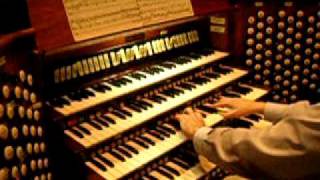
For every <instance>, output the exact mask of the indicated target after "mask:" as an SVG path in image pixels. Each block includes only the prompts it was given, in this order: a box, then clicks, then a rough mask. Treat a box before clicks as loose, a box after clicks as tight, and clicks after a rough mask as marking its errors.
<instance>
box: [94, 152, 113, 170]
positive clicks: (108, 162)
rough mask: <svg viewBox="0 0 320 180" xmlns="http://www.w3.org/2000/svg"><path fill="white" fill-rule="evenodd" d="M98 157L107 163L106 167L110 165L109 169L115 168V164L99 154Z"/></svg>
mask: <svg viewBox="0 0 320 180" xmlns="http://www.w3.org/2000/svg"><path fill="white" fill-rule="evenodd" d="M96 157H97V158H98V159H100V160H101V161H102V162H103V163H105V164H106V165H108V166H109V167H114V164H113V163H112V162H111V161H110V160H109V159H107V158H105V157H104V156H102V155H101V154H99V153H97V154H96Z"/></svg>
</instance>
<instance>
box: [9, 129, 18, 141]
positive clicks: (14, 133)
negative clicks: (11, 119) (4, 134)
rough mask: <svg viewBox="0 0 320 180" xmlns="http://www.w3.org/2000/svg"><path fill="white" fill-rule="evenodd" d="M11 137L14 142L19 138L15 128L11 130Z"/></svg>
mask: <svg viewBox="0 0 320 180" xmlns="http://www.w3.org/2000/svg"><path fill="white" fill-rule="evenodd" d="M11 136H12V139H14V140H17V139H18V138H19V130H18V128H17V127H12V128H11Z"/></svg>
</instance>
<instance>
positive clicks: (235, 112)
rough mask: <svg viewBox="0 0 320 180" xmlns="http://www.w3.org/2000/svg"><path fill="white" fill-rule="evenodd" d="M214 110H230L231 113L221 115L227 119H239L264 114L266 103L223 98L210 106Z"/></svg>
mask: <svg viewBox="0 0 320 180" xmlns="http://www.w3.org/2000/svg"><path fill="white" fill-rule="evenodd" d="M209 106H211V107H214V108H219V107H221V108H230V110H229V111H226V112H222V113H221V115H222V116H223V117H224V118H226V119H230V118H238V117H240V116H246V115H249V114H253V113H263V111H264V107H265V103H264V102H255V101H251V100H247V99H241V98H227V97H222V98H221V99H220V100H219V101H218V102H217V103H215V104H211V105H209Z"/></svg>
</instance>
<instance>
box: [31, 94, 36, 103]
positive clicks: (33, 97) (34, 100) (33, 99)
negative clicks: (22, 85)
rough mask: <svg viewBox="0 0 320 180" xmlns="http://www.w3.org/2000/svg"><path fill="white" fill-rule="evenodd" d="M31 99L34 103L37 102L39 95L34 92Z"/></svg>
mask: <svg viewBox="0 0 320 180" xmlns="http://www.w3.org/2000/svg"><path fill="white" fill-rule="evenodd" d="M30 100H31V102H32V103H33V104H34V103H36V102H37V95H36V94H35V93H34V92H32V93H31V94H30Z"/></svg>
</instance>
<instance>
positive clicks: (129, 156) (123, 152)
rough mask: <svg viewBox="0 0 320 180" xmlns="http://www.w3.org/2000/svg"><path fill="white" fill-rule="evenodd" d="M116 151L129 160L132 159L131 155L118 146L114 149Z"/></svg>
mask: <svg viewBox="0 0 320 180" xmlns="http://www.w3.org/2000/svg"><path fill="white" fill-rule="evenodd" d="M116 150H118V151H119V152H120V153H121V154H123V155H125V156H127V157H128V158H131V157H132V155H131V154H130V153H129V152H128V151H126V150H125V149H124V148H122V147H120V146H118V147H117V148H116Z"/></svg>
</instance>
